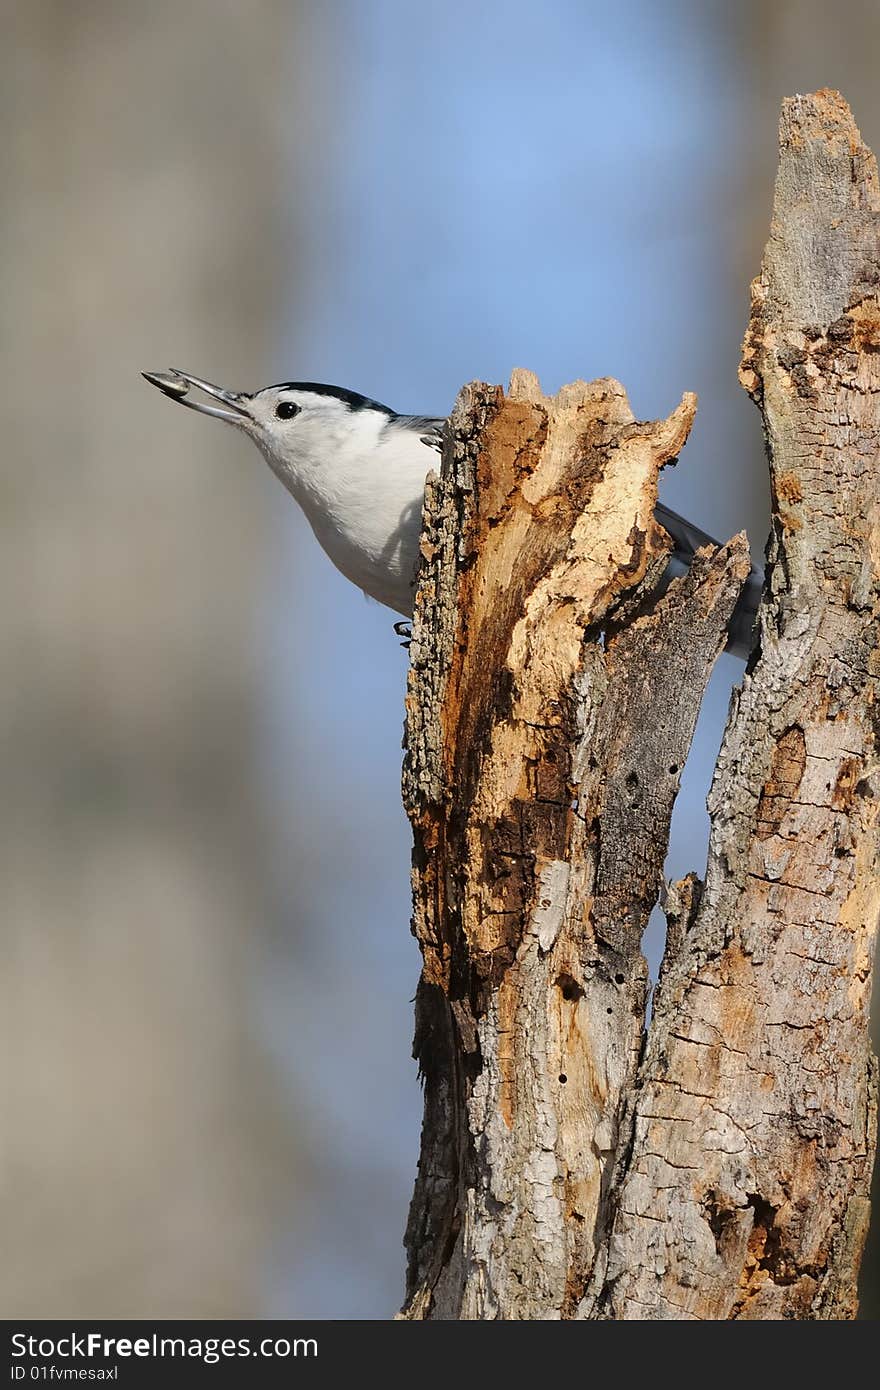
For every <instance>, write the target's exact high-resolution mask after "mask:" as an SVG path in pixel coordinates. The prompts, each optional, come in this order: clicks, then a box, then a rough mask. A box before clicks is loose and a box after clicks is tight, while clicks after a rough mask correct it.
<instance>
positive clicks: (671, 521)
mask: <svg viewBox="0 0 880 1390" xmlns="http://www.w3.org/2000/svg"><path fill="white" fill-rule="evenodd" d="M144 376H145V377H146V379H147V381H149V382H151V383H152V385H153V386H158V388H159V390H160V391H164V393H165V395H166V396H170V397H171V399H172V400H175V401H178V402H179V403H180V404H181V405H185V406H188V407H189V408H190V409H191V410H197V411H199V412H200V413H201V414H202V415H212V416H214V418H215V419H217V420H225V421H226V422H227V423H228V424H230V425H235V426H237V428H238V429H241V430H244V432H245V434H247V435H249V436H250V438H251V439H252V440H253V441H254V443H255V444H256V445H257V447H258V449H259V450H260V452H261V453H262V454H263V456H264V458H265V459H266V461H267V462H268V464H269V467H270V468H271V469H272V471H273V472H274V473H276V474H277V476H278V477H279V478H280V479H281V482H282V483H283V484H284V486H285V487H286V488H287V489H288V491H289V492H291V493H292V494H293V496H294V497H295V498H296V500H297V502H299V504H300V506H301V507H302V509H303V511H304V512H305V514H306V517H307V519H308V521H309V524H310V525H311V527H312V530H313V531H314V533H315V535H316V537H317V539H318V541H319V542H320V544H321V546H322V547H323V549H324V550H325V551H326V552H327V554H328V555H329V557H330V559H331V560H332V561H333V563H334V565H336V567H337V569H339V570H341V571H342V573H343V574H344V575H345V577H346V579H350V580H351V582H352V583H353V584H356V585H357V586H358V588H360V589H363V591H364V593H366V594H368V595H369V596H370V597H371V598H374V599H377V600H378V601H379V603H384V604H386V605H387V607H389V608H392V609H393V610H394V611H395V612H396V613H400V614H402V615H403V616H404V617H407V618H408V617H410V616H411V614H412V606H413V581H414V578H415V571H416V563H417V560H418V553H419V534H420V530H421V516H422V499H423V496H424V489H425V478H426V477H427V474H428V473H429V472H430V470H431V469H432V468H435V467H436V466H437V450H438V449H439V447H440V444H441V442H442V432H443V426H444V424H445V421H444V420H443V419H442V418H437V417H434V416H426V415H398V414H397V413H396V412H395V411H393V410H390V409H389V408H388V406H386V405H380V404H379V402H378V401H373V400H370V399H369V398H368V397H367V396H361V395H359V394H358V393H357V392H356V391H346V390H344V389H342V388H341V387H338V386H324V385H321V384H320V383H318V382H314V381H288V382H284V383H282V384H281V385H279V386H266V387H264V388H263V389H262V390H261V391H254V392H253V393H252V394H248V393H246V392H239V391H226V390H224V389H223V388H222V387H220V386H214V385H212V383H211V382H209V381H203V380H201V378H200V377H197V376H191V375H190V374H189V373H188V372H179V371H176V370H175V369H173V368H172V369H171V370H170V371H167V372H144ZM193 387H195V388H196V389H197V390H199V391H202V392H204V393H205V395H207V396H210V397H212V398H213V399H214V400H216V401H219V402H220V405H219V406H215V405H209V404H207V403H206V402H204V401H200V400H192V399H191V398H190V395H189V392H190V390H191V388H193ZM655 515H656V517H657V520H658V521H659V522H660V525H661V526H663V528H664V529H665V530H666V531H668V532H669V534H670V535H671V537H672V539H673V542H674V549H673V553H672V555H671V557H670V562H669V566H668V573H669V574H670V575H671V576H674V575H676V574H682V573H684V572H685V570H687V568H688V566H689V565H690V562H691V560H692V558H693V555H694V552H695V550H697V549H699V548H700V547H701V546H704V545H715V544H717V542H715V541H712V539H711V537H709V536H707V535H706V534H705V532H703V531H700V530H699V529H698V528H697V527H696V526H692V525H691V523H690V522H688V521H685V520H684V518H683V517H680V516H678V515H677V514H676V513H675V512H672V511H670V510H669V509H668V508H667V507H664V506H662V505H660V504H658V506H657V508H656V512H655ZM763 580H764V577H763V575H762V574H761V572H760V571H759V570H756V569H753V570H752V573H751V575H750V576H749V578H748V580H747V581H746V584H745V587H744V588H743V591H742V595H741V597H740V599H739V602H738V604H737V607H736V610H735V612H734V615H733V617H732V619H731V622H730V626H729V631H728V643H727V647H728V651H731V652H733V653H735V654H736V655H737V656H740V657H742V658H743V659H745V658H746V657H747V656H748V653H749V649H750V647H751V637H752V628H753V625H754V620H755V614H756V612H757V608H758V600H759V599H760V596H761V589H762V586H763ZM399 626H400V625H398V627H399Z"/></svg>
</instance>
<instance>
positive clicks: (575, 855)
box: [404, 373, 749, 1318]
mask: <svg viewBox="0 0 880 1390" xmlns="http://www.w3.org/2000/svg"><path fill="white" fill-rule="evenodd" d="M694 406H695V402H694V400H693V398H692V397H686V398H685V399H684V400H683V401H682V404H681V405H680V406H679V408H678V409H677V410H676V411H675V412H674V413H673V415H672V416H671V417H670V418H669V419H668V420H665V421H661V422H659V423H655V424H647V425H646V424H638V423H636V422H635V421H634V419H633V416H632V413H631V411H630V409H629V405H628V402H627V400H626V396H625V394H624V392H623V389H622V388H621V387H620V386H619V385H618V384H617V383H616V382H613V381H600V382H595V383H592V384H591V385H585V384H583V383H575V384H574V385H572V386H568V387H566V388H564V389H563V390H562V391H561V392H560V393H559V395H558V396H556V397H555V398H548V397H545V396H543V395H542V394H541V391H540V389H539V387H538V384H537V381H536V380H535V379H534V377H531V376H530V375H529V374H527V373H517V374H516V375H515V376H514V379H513V382H512V384H511V389H510V392H509V393H508V395H507V396H506V397H505V396H504V395H503V394H502V392H501V391H500V389H499V388H493V387H486V386H479V385H476V386H472V387H469V388H466V389H465V390H464V391H463V392H462V395H461V397H460V398H459V402H458V404H457V406H456V409H455V412H454V414H453V417H452V421H451V427H450V437H449V439H448V441H447V446H446V451H445V459H444V468H443V473H442V477H441V479H440V480H439V481H438V482H437V483H433V484H432V485H431V486H430V487H429V490H428V496H427V501H426V507H425V522H424V533H423V550H424V563H423V567H422V573H421V583H420V593H419V598H418V602H417V605H416V618H415V627H414V634H413V644H412V669H411V673H410V686H409V692H408V696H407V709H408V726H407V750H408V751H407V758H406V764H405V773H404V790H405V799H406V802H407V807H408V810H409V813H410V816H411V818H412V821H413V826H414V831H415V839H416V848H415V855H414V900H415V915H414V928H415V932H416V935H417V936H418V939H419V941H420V943H421V946H422V950H423V953H424V971H423V975H422V980H421V982H420V986H419V993H418V1001H417V1028H416V1052H417V1055H418V1058H419V1061H420V1064H421V1068H422V1071H423V1074H424V1078H425V1089H426V1096H425V1123H424V1130H423V1136H422V1157H421V1164H420V1172H419V1178H418V1181H417V1184H416V1191H415V1195H414V1198H413V1205H412V1210H411V1214H410V1222H409V1228H408V1232H407V1244H408V1247H409V1252H410V1269H409V1290H408V1297H407V1307H406V1310H405V1312H406V1315H407V1316H409V1317H438V1318H488V1317H505V1318H547V1317H551V1318H552V1317H571V1316H573V1315H574V1313H575V1311H576V1309H577V1307H578V1304H579V1302H580V1300H581V1299H582V1297H583V1295H584V1291H585V1288H586V1285H587V1282H588V1279H589V1276H590V1273H591V1270H592V1268H593V1262H594V1259H595V1255H596V1251H597V1246H598V1242H599V1241H600V1239H601V1236H602V1233H603V1230H604V1226H605V1221H606V1215H607V1211H608V1202H607V1191H606V1186H607V1180H608V1177H609V1174H610V1172H611V1169H612V1164H613V1160H614V1157H615V1154H616V1151H617V1145H618V1128H619V1122H620V1115H621V1106H622V1104H623V1102H624V1099H625V1097H626V1095H627V1093H628V1088H629V1087H630V1086H631V1083H632V1081H633V1078H634V1075H635V1069H636V1066H637V1063H638V1057H639V1051H640V1046H641V1040H642V1030H643V1021H644V1013H645V1001H646V969H645V962H644V960H643V958H642V955H641V951H640V941H641V936H642V933H643V931H644V927H645V925H646V923H647V919H648V915H649V913H650V911H651V908H652V906H653V903H654V902H655V900H656V897H657V892H658V888H659V884H660V878H661V870H662V863H663V856H664V853H665V849H666V843H667V837H668V828H669V820H670V816H671V812H672V805H673V800H674V797H675V793H676V790H677V788H678V782H679V773H680V769H681V767H682V766H683V764H684V761H685V758H686V756H687V751H688V747H689V745H690V740H691V737H692V734H693V729H694V724H695V721H696V717H697V713H698V710H699V705H700V700H701V696H702V692H703V688H704V685H705V681H706V679H707V678H708V674H709V671H710V669H711V665H712V661H713V660H714V658H715V656H716V655H717V653H718V652H719V651H720V649H721V647H722V645H723V642H724V632H725V628H726V624H727V621H728V619H729V617H730V614H731V612H732V609H733V606H734V603H735V601H736V598H737V595H738V593H739V589H740V585H741V583H742V580H743V578H744V577H745V575H746V573H747V572H748V568H749V561H748V552H747V547H746V543H745V538H744V537H738V538H737V539H736V540H735V541H733V542H731V544H730V545H729V546H727V547H724V548H723V549H719V550H717V551H714V552H706V553H703V554H701V555H700V556H699V557H698V559H697V561H696V562H695V564H694V566H693V569H692V571H691V573H690V574H689V575H688V576H686V577H685V578H684V579H682V580H679V581H676V582H675V583H674V584H673V585H672V586H671V587H670V588H669V590H668V591H667V592H666V593H665V594H664V595H663V596H662V597H658V596H657V592H656V586H657V581H658V580H659V578H660V575H661V573H662V571H663V569H664V568H665V556H666V549H667V544H668V543H667V538H666V537H665V533H663V532H662V531H661V530H660V528H659V527H658V526H657V525H656V523H655V522H654V519H653V508H654V503H655V500H656V482H657V473H658V470H659V468H660V467H661V466H662V464H663V463H665V462H667V461H668V460H669V459H671V458H673V457H674V456H675V455H676V454H677V453H678V452H679V450H680V448H681V447H682V445H683V443H684V440H685V438H686V436H687V432H688V429H689V427H690V424H691V420H692V418H693V411H694ZM603 632H604V643H603V641H602V640H600V637H601V634H602V633H603Z"/></svg>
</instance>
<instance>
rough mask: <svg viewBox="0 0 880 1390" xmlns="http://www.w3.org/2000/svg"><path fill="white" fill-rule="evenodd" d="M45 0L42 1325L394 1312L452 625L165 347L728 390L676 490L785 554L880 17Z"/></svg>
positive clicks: (687, 861) (516, 3)
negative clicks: (744, 370) (836, 226)
mask: <svg viewBox="0 0 880 1390" xmlns="http://www.w3.org/2000/svg"><path fill="white" fill-rule="evenodd" d="M0 13H2V18H3V39H4V42H3V44H2V46H0V78H2V80H0V129H2V131H3V139H2V156H0V157H2V174H3V188H4V198H3V204H2V213H0V216H2V235H3V248H2V249H3V254H2V261H0V284H2V295H3V313H2V328H0V333H2V347H0V351H2V379H3V386H4V390H3V405H2V409H3V440H4V449H3V459H2V464H0V497H2V507H0V528H2V534H0V643H2V652H3V670H4V679H3V681H2V683H0V740H2V778H3V797H2V805H0V817H2V826H0V877H2V898H0V902H2V911H3V926H4V930H3V938H2V939H3V943H4V944H3V965H2V969H0V1019H2V1042H3V1046H2V1053H0V1056H2V1060H0V1105H2V1116H3V1121H2V1127H0V1128H2V1138H0V1226H2V1230H3V1233H4V1260H3V1268H2V1273H0V1314H2V1316H4V1317H7V1318H12V1317H22V1316H30V1317H37V1316H41V1317H86V1316H96V1315H100V1316H102V1317H106V1318H110V1317H126V1316H127V1317H133V1316H140V1317H144V1318H147V1317H156V1318H158V1317H163V1316H164V1317H199V1316H207V1317H236V1316H237V1317H290V1316H294V1317H320V1318H329V1317H334V1318H384V1317H387V1316H388V1315H389V1314H390V1313H392V1312H393V1311H394V1310H395V1309H396V1308H397V1306H398V1305H399V1302H400V1299H401V1296H402V1289H403V1251H402V1247H401V1240H402V1234H403V1228H404V1222H405V1218H406V1209H407V1205H408V1201H409V1196H410V1191H411V1186H412V1180H413V1176H414V1171H415V1161H416V1154H417V1145H418V1130H419V1123H420V1118H421V1097H420V1092H419V1088H418V1084H417V1080H416V1073H415V1067H414V1064H413V1063H412V1061H411V1060H410V1041H411V1032H412V1005H411V1000H412V996H413V993H414V989H415V984H416V979H417V975H418V966H419V962H418V956H417V952H416V949H415V946H414V943H413V941H412V939H411V937H410V934H409V921H408V918H409V881H408V872H409V832H408V827H407V825H406V822H405V820H404V816H403V812H402V810H401V806H400V797H399V771H400V756H401V755H400V739H401V728H402V718H403V705H402V697H403V690H404V683H405V675H406V654H405V653H404V652H402V651H401V649H400V647H399V646H398V643H397V641H396V640H395V638H394V636H393V633H392V631H391V624H392V621H393V615H391V614H390V613H389V612H388V611H387V610H385V609H382V608H380V607H378V606H376V605H373V604H370V603H368V602H367V601H366V600H365V599H364V598H363V596H362V595H361V594H360V593H359V592H357V591H355V590H354V589H352V588H351V587H349V586H348V585H347V584H346V582H345V581H344V580H343V579H342V578H341V576H339V575H338V574H337V573H336V571H335V570H334V569H333V568H332V567H331V566H330V564H329V562H328V561H327V560H326V559H325V558H324V556H323V555H322V554H321V553H320V552H319V551H318V549H317V545H316V543H315V541H314V540H313V538H312V536H311V533H310V532H309V530H308V528H307V526H306V525H305V523H304V522H303V519H302V518H301V516H300V515H299V514H298V512H297V509H296V507H295V505H294V503H293V501H292V500H291V499H290V498H289V497H288V496H287V494H286V493H285V492H284V491H283V490H282V488H281V487H280V485H279V484H278V483H277V481H276V480H275V479H274V478H273V477H272V476H271V475H270V473H269V470H268V469H267V468H266V466H265V465H264V464H263V463H262V461H261V459H260V457H259V455H258V454H257V452H256V450H254V449H253V447H252V446H251V445H250V444H249V443H247V441H245V440H244V439H242V438H241V437H240V436H238V435H236V434H234V433H233V432H232V431H226V430H224V429H223V427H222V426H220V425H219V424H215V423H214V422H212V421H209V420H205V419H204V418H202V417H199V416H196V415H194V414H191V413H188V412H185V411H182V410H178V409H176V408H174V406H173V405H172V404H171V403H169V402H168V401H167V400H164V399H162V398H161V397H160V396H159V394H158V393H157V392H155V391H153V390H152V389H151V388H149V387H148V386H147V385H146V384H145V383H144V382H143V381H141V379H140V377H139V375H138V373H139V371H140V370H141V369H144V368H150V369H160V368H164V367H166V366H167V365H169V364H174V365H176V366H180V367H183V368H184V369H186V370H189V371H192V372H195V373H197V374H200V375H204V376H207V377H208V378H209V379H211V380H215V381H219V382H221V383H224V384H226V385H229V386H233V387H239V388H247V389H253V388H255V387H258V386H261V385H265V384H268V383H270V382H276V381H284V380H289V379H296V378H305V379H316V380H325V381H329V382H334V383H337V384H341V385H346V386H349V387H352V388H354V389H356V390H360V391H363V392H365V393H367V394H369V395H372V396H375V397H377V398H378V399H379V400H383V401H386V402H388V403H389V404H390V405H392V406H393V407H395V408H396V409H398V410H401V411H405V412H419V413H421V412H425V413H437V414H442V413H444V412H446V411H447V410H448V409H449V407H450V406H451V404H452V401H453V399H454V397H455V394H456V391H457V390H458V387H459V386H460V385H461V384H462V383H463V382H465V381H468V380H470V379H472V378H475V377H478V378H482V379H485V380H489V381H499V382H506V380H507V378H508V376H509V373H510V370H511V368H512V367H514V366H525V367H529V368H532V369H533V370H534V371H536V372H537V373H538V374H539V376H540V377H541V380H542V383H543V385H544V388H545V390H548V391H555V390H556V389H557V388H558V387H559V386H560V385H561V384H562V383H563V382H565V381H568V380H571V379H574V378H576V377H585V378H590V377H595V376H604V375H613V376H617V377H619V378H620V379H621V380H622V381H623V382H624V383H625V385H626V386H627V389H628V391H629V393H630V398H631V401H632V404H633V408H634V410H635V411H636V413H637V415H639V416H640V417H641V418H645V419H647V418H651V417H656V416H658V415H665V414H667V413H668V412H669V411H670V410H671V409H672V407H673V406H674V405H675V404H676V403H677V401H678V400H679V398H680V396H681V393H682V391H684V390H696V391H697V392H698V393H699V397H700V410H699V414H698V418H697V424H696V427H695V430H694V432H693V435H692V438H691V442H690V443H689V444H688V446H687V449H686V451H685V453H684V455H683V457H682V460H681V462H680V464H679V466H678V468H677V469H676V471H675V472H674V473H669V474H668V475H667V476H666V477H665V479H664V481H663V489H662V490H663V496H664V498H665V500H666V501H667V502H668V503H669V504H670V505H672V506H673V507H675V508H676V509H678V510H681V511H685V512H687V514H688V515H689V516H690V517H691V518H692V519H693V520H694V521H696V522H698V523H700V524H702V525H703V526H704V527H705V528H707V529H708V530H710V531H712V532H713V533H714V534H716V535H717V536H719V537H720V538H722V539H726V538H727V537H728V536H729V535H731V534H732V533H733V532H734V531H736V530H738V529H739V528H741V527H743V526H746V527H747V528H748V531H749V535H750V537H751V538H752V543H753V549H754V551H755V553H756V555H760V553H761V551H762V548H763V543H764V538H765V534H766V529H767V496H766V491H767V489H766V476H765V468H764V464H763V450H762V443H761V433H760V427H759V420H758V415H757V412H756V411H755V409H754V407H753V406H752V405H751V403H750V402H749V401H748V400H747V398H746V396H745V394H744V393H743V392H742V391H741V389H740V388H739V386H738V384H737V379H736V369H737V364H738V360H739V347H740V341H741V338H742V334H743V330H744V327H745V323H746V317H747V312H748V281H749V279H750V278H751V277H752V276H753V275H754V274H755V273H756V272H757V270H758V267H759V263H760V256H761V251H762V247H763V244H764V241H765V239H766V236H767V230H768V219H769V213H770V206H771V197H772V186H773V176H774V170H775V160H776V152H775V140H776V121H777V113H778V106H779V102H780V100H781V99H782V97H784V96H785V95H788V94H791V93H793V92H795V91H809V90H812V89H814V88H816V87H819V86H826V85H827V86H834V87H839V88H840V89H841V90H842V91H843V92H844V94H845V96H846V97H847V98H848V100H849V101H850V103H851V105H852V106H853V108H854V111H855V114H856V118H857V120H858V121H859V123H860V125H861V129H862V132H863V134H864V136H865V138H866V139H867V140H868V142H869V143H870V144H872V145H873V147H874V148H875V149H877V148H878V147H880V91H878V87H877V82H876V73H877V65H878V57H880V8H878V7H877V6H876V4H874V3H872V0H864V3H857V2H853V0H839V3H838V4H836V5H835V6H833V7H829V6H827V5H826V4H824V3H819V0H798V2H797V3H788V0H769V3H768V0H763V3H760V4H759V3H757V0H742V2H741V3H740V4H738V5H730V4H726V3H724V2H723V0H708V3H707V0H665V3H664V4H662V5H657V4H653V3H649V0H641V2H639V0H623V2H621V0H618V2H617V3H615V4H614V5H605V4H600V3H594V2H593V0H580V3H577V2H576V0H551V3H549V4H543V5H540V6H539V5H536V4H535V3H534V0H532V2H531V3H526V2H525V0H505V2H504V4H499V3H487V4H484V5H480V6H474V5H471V4H465V3H463V0H444V3H443V4H442V5H440V4H433V3H423V4H419V5H414V4H411V3H406V0H328V2H327V3H321V4H319V3H317V0H314V2H313V3H308V2H307V0H299V2H298V0H287V2H286V3H285V0H248V3H244V0H183V2H182V3H181V0H153V3H151V4H149V5H144V4H143V3H142V0H78V3H77V4H75V5H73V4H70V3H69V0H3V3H2V4H0ZM740 674H741V667H739V666H738V665H737V664H736V663H735V662H734V661H733V660H732V659H731V658H728V657H722V658H721V659H720V660H719V663H718V667H717V670H716V673H715V675H714V677H713V682H712V686H711V690H710V695H709V698H708V699H707V703H706V707H705V710H704V714H703V717H702V720H701V723H700V727H699V730H698V734H697V739H696V741H695V745H694V749H693V754H692V757H691V760H690V763H689V766H688V773H687V778H686V783H685V786H684V788H683V792H682V796H681V799H680V802H679V805H678V808H677V811H676V817H675V822H674V835H673V844H672V847H671V851H670V862H669V869H670V872H672V873H674V874H680V873H683V872H685V871H686V870H688V869H690V868H694V867H696V868H698V869H702V867H703V864H704V862H705V842H706V835H707V827H706V816H705V810H704V805H703V802H704V797H705V792H706V788H707V786H708V781H709V777H710V773H711V768H712V764H713V761H714V756H715V752H716V750H717V745H718V742H719V739H720V734H721V728H722V725H723V721H724V717H725V714H726V706H727V699H728V695H729V691H730V688H731V685H732V683H733V682H735V681H736V680H738V679H739V677H740ZM659 943H660V935H659V933H658V931H656V930H655V931H653V932H652V934H651V940H650V942H649V949H650V953H651V955H652V958H653V959H654V960H655V961H656V956H657V951H658V950H659ZM875 1252H876V1244H875V1245H874V1247H873V1251H872V1253H871V1255H870V1257H869V1260H868V1262H867V1263H866V1267H865V1280H864V1283H865V1295H866V1297H865V1305H864V1313H865V1314H867V1315H872V1314H873V1315H876V1311H877V1296H876V1274H875V1271H876V1267H877V1255H876V1253H875Z"/></svg>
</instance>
